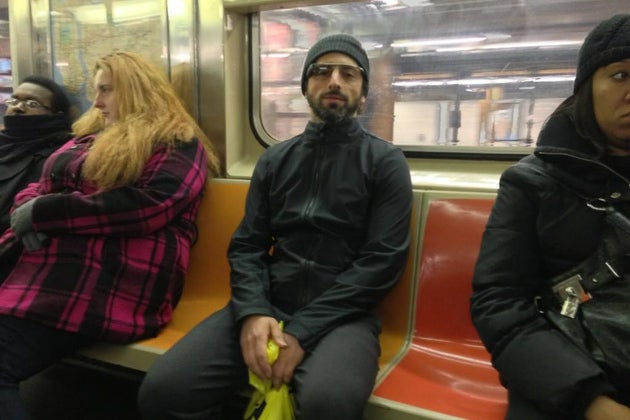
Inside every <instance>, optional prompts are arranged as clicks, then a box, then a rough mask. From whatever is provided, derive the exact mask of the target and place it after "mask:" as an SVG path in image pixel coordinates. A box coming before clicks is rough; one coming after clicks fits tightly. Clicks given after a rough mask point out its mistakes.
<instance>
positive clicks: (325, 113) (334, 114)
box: [306, 92, 359, 124]
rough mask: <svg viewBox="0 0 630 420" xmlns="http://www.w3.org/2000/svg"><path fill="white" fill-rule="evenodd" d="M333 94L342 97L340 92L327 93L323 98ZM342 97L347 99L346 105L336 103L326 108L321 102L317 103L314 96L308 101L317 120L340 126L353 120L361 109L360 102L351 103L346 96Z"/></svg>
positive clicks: (307, 98)
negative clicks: (359, 108)
mask: <svg viewBox="0 0 630 420" xmlns="http://www.w3.org/2000/svg"><path fill="white" fill-rule="evenodd" d="M333 93H334V94H335V95H342V94H341V93H339V92H326V93H324V94H322V95H321V97H323V96H325V95H327V94H333ZM342 96H343V98H344V99H345V105H341V106H340V105H338V104H336V103H333V104H331V105H329V106H324V105H323V103H322V101H321V100H320V101H317V100H316V99H315V98H314V97H313V96H312V95H307V96H306V100H307V102H308V105H309V106H310V107H311V109H312V110H313V113H314V114H315V115H316V116H317V118H319V119H320V120H322V121H324V122H327V123H329V124H339V123H341V122H343V121H346V120H349V119H351V118H353V117H354V115H355V114H356V113H357V109H358V107H359V104H358V102H350V101H349V100H348V98H347V97H346V96H345V95H342Z"/></svg>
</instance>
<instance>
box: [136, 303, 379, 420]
mask: <svg viewBox="0 0 630 420" xmlns="http://www.w3.org/2000/svg"><path fill="white" fill-rule="evenodd" d="M282 319H285V320H287V318H286V317H284V316H283V317H282ZM287 321H288V320H287ZM288 322H290V321H288ZM239 334H240V329H239V328H238V327H237V325H235V322H234V317H233V316H232V310H231V308H230V306H229V305H228V306H227V307H226V308H224V309H222V310H220V311H218V312H217V313H215V314H213V315H211V316H210V317H208V318H206V319H205V320H204V321H202V322H201V323H200V324H199V325H197V326H196V327H195V328H194V329H193V330H192V331H191V332H190V333H188V334H187V335H186V336H185V337H184V338H183V339H182V340H180V341H179V342H178V343H177V344H176V345H175V346H174V347H173V348H172V349H170V350H169V351H168V352H167V353H166V354H164V356H162V357H161V358H160V359H159V360H158V361H156V362H155V364H154V365H153V366H152V367H151V369H150V370H149V372H148V373H147V375H146V377H145V379H144V381H143V383H142V385H141V387H140V391H139V395H138V403H139V407H140V411H141V413H142V415H143V418H145V419H147V420H162V419H187V420H202V419H203V420H210V419H212V420H217V419H220V418H221V417H220V412H221V406H222V405H223V403H225V401H226V400H228V399H229V398H230V397H231V396H232V395H233V394H234V393H235V392H237V391H239V390H243V389H247V387H248V373H247V366H246V365H245V364H244V362H243V357H242V354H241V348H240V344H239ZM378 334H379V323H378V321H377V320H376V318H375V317H372V316H369V317H365V318H362V319H359V320H355V321H352V322H349V323H346V324H344V325H341V326H339V327H337V328H335V329H334V330H332V331H330V332H329V333H328V334H327V335H326V336H324V338H322V339H321V340H320V341H319V343H318V344H317V346H316V348H315V349H314V350H313V352H311V353H308V354H307V356H306V357H305V358H304V361H303V362H302V364H301V365H300V366H298V368H297V369H296V370H295V374H294V377H293V383H292V384H291V385H292V389H293V391H294V393H295V394H294V395H295V403H296V407H295V408H296V415H297V419H298V420H322V419H326V420H336V419H338V420H358V419H360V418H361V417H362V415H363V410H364V407H365V404H366V402H367V400H368V398H369V397H370V394H371V392H372V389H373V387H374V380H375V378H376V374H377V372H378V356H379V353H380V346H379V342H378ZM226 420H232V419H226Z"/></svg>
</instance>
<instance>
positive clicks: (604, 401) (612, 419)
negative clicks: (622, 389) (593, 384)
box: [584, 395, 630, 420]
mask: <svg viewBox="0 0 630 420" xmlns="http://www.w3.org/2000/svg"><path fill="white" fill-rule="evenodd" d="M584 417H585V418H586V419H587V420H629V419H630V407H628V406H625V405H623V404H619V403H618V402H617V401H615V400H613V399H612V398H610V397H606V396H603V395H601V396H599V397H597V398H595V399H594V400H593V402H592V403H591V404H590V405H589V406H588V407H587V409H586V413H584Z"/></svg>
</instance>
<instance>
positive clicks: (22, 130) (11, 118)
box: [2, 114, 72, 139]
mask: <svg viewBox="0 0 630 420" xmlns="http://www.w3.org/2000/svg"><path fill="white" fill-rule="evenodd" d="M57 131H65V132H70V131H72V127H71V124H70V121H68V117H67V116H65V115H64V114H46V115H5V117H4V130H3V132H2V135H3V136H5V137H7V138H15V139H23V138H34V137H47V136H49V135H50V134H51V133H54V132H57Z"/></svg>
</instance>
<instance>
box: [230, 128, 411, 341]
mask: <svg viewBox="0 0 630 420" xmlns="http://www.w3.org/2000/svg"><path fill="white" fill-rule="evenodd" d="M411 205H412V189H411V180H410V174H409V168H408V166H407V162H406V159H405V157H404V155H403V153H402V152H401V150H400V149H399V148H397V147H395V146H393V145H392V144H390V143H388V142H386V141H383V140H381V139H379V138H377V137H375V136H374V135H372V134H370V133H368V132H367V131H365V130H363V128H362V127H361V125H360V123H359V122H358V121H357V120H356V119H352V120H350V121H348V122H347V123H345V124H342V125H340V126H328V125H326V124H315V123H312V122H310V123H308V125H307V127H306V130H305V132H304V133H302V134H300V135H298V136H296V137H294V138H292V139H290V140H287V141H285V142H282V143H279V144H277V145H274V146H272V147H270V148H269V149H267V150H266V151H265V153H263V155H262V156H261V157H260V159H259V161H258V162H257V164H256V168H255V170H254V174H253V176H252V180H251V184H250V188H249V193H248V196H247V200H246V208H245V217H244V218H243V221H242V222H241V224H240V226H239V227H238V229H237V230H236V232H235V233H234V235H233V238H232V241H231V244H230V247H229V251H228V257H229V261H230V264H231V268H232V274H231V285H232V299H231V304H232V306H233V309H234V313H235V314H236V315H235V316H236V318H237V320H241V319H243V318H244V317H246V316H248V315H253V314H261V315H269V316H273V314H274V311H273V309H272V308H274V307H275V308H278V309H280V310H281V311H283V312H285V313H288V314H291V315H292V319H291V321H290V322H289V323H286V324H285V327H284V331H285V332H287V333H289V334H291V335H293V336H294V337H296V338H297V339H298V341H299V342H300V344H301V345H302V347H303V348H304V349H305V350H311V349H312V348H313V347H314V346H315V344H316V343H317V342H318V341H319V339H320V338H321V337H322V336H323V335H324V334H326V333H327V332H328V331H330V330H331V329H332V328H334V327H336V326H338V325H340V324H342V323H344V322H347V321H349V320H352V319H356V318H358V317H361V316H365V315H366V314H370V313H371V311H372V310H373V309H374V307H375V306H376V305H377V303H378V302H379V301H380V300H381V299H382V298H383V297H384V295H385V294H386V293H387V292H388V291H389V290H390V289H391V288H392V287H393V286H394V285H395V284H396V282H397V281H398V279H399V278H400V275H401V274H402V272H403V270H404V268H405V263H406V260H407V251H408V246H409V220H410V214H411Z"/></svg>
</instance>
